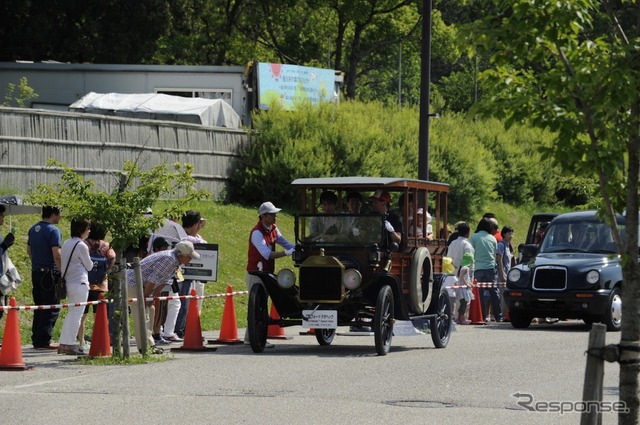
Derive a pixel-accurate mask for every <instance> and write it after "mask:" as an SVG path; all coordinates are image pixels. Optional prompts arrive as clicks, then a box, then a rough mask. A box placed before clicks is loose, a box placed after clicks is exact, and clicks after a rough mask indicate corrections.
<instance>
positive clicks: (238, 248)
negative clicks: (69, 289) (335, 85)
mask: <svg viewBox="0 0 640 425" xmlns="http://www.w3.org/2000/svg"><path fill="white" fill-rule="evenodd" d="M187 207H188V208H190V209H195V210H198V211H200V212H201V214H202V216H203V217H206V218H207V219H208V223H207V225H206V226H205V227H204V228H203V231H202V236H203V237H204V239H205V240H207V241H208V242H209V243H213V244H218V249H219V252H218V254H219V255H218V281H217V282H209V283H207V284H206V285H205V295H212V294H224V293H226V292H227V286H229V285H230V286H232V288H233V290H234V291H242V290H245V289H246V286H245V267H246V261H247V247H248V241H249V231H250V230H251V228H252V227H253V226H254V225H255V224H256V222H257V220H258V214H257V205H256V207H255V208H247V207H243V206H239V205H223V204H220V203H216V202H212V201H202V202H194V203H192V204H189V205H188V206H187ZM484 211H490V212H493V213H495V214H496V215H497V217H498V221H499V223H500V227H502V226H504V225H508V226H511V227H513V228H514V229H515V235H514V245H515V246H517V244H518V243H520V242H523V241H524V238H525V236H526V232H527V228H528V226H529V220H530V218H531V215H532V214H533V213H535V212H547V211H555V212H565V211H567V209H566V208H565V209H559V208H555V207H552V208H546V207H536V206H533V205H524V206H519V207H514V206H511V205H507V204H504V203H500V202H488V203H487V204H486V206H485V209H484ZM481 215H482V214H479V215H478V216H477V217H470V218H468V219H467V221H468V222H469V224H470V225H471V229H472V232H473V231H474V230H475V227H476V225H477V223H478V221H479V219H480V217H481ZM9 221H11V224H12V225H14V226H16V227H17V228H18V231H17V232H16V243H15V245H14V246H13V247H12V248H11V249H10V250H9V255H10V257H11V259H12V260H13V262H14V264H15V265H16V268H17V269H18V271H19V273H20V276H21V277H22V282H23V283H22V285H21V286H20V287H19V288H18V290H17V291H15V292H14V293H12V294H11V296H14V297H16V300H17V303H18V305H32V304H33V297H32V295H31V262H30V260H29V258H28V256H27V251H26V248H27V232H28V230H29V228H30V227H31V226H32V225H33V224H34V223H36V222H37V221H39V217H37V216H35V215H25V216H13V217H12V216H7V218H6V219H5V226H4V227H5V229H3V230H4V231H6V228H8V226H9ZM450 224H451V225H453V223H450ZM277 226H278V228H279V229H280V230H281V231H282V233H283V234H284V236H285V237H286V238H287V239H289V240H291V241H293V239H294V234H293V215H292V212H291V211H282V212H281V213H279V214H278V222H277ZM58 227H59V228H60V230H61V231H62V236H63V239H65V240H66V239H67V238H68V237H69V233H70V231H69V221H68V220H66V219H65V218H64V216H63V219H62V221H61V223H60V225H59V226H58ZM451 227H452V226H451ZM283 267H289V268H293V262H292V261H291V258H290V257H285V258H281V259H278V260H277V261H276V270H279V269H281V268H283ZM247 298H248V297H247V296H246V295H237V296H234V298H233V299H234V305H235V310H236V319H237V325H238V327H239V328H245V327H246V325H247ZM224 304H225V298H224V297H221V298H212V299H205V300H204V302H203V308H202V313H201V316H200V322H201V327H202V330H203V331H210V330H218V329H220V325H221V321H222V313H223V310H224ZM18 315H19V323H20V336H21V341H22V344H25V345H26V344H30V343H31V323H32V320H33V312H32V311H18ZM65 315H66V309H63V310H62V311H61V312H60V317H59V318H58V321H57V323H56V326H55V328H54V335H53V340H54V341H58V339H59V336H60V330H61V328H62V323H63V321H64V317H65ZM5 316H6V312H5ZM93 321H94V318H93V313H92V312H90V313H89V315H88V316H87V322H86V328H85V334H87V335H90V334H91V333H92V329H93ZM5 322H6V321H5V320H0V334H4V324H5ZM130 330H131V333H133V326H132V325H131V326H130ZM239 337H240V338H242V334H241V335H239ZM95 361H97V360H95ZM145 361H147V360H146V359H143V358H141V359H140V362H145ZM114 364H115V363H114Z"/></svg>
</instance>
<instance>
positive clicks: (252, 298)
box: [247, 283, 269, 353]
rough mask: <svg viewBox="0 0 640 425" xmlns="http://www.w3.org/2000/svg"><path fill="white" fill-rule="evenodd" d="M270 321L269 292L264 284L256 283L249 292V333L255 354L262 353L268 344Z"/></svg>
mask: <svg viewBox="0 0 640 425" xmlns="http://www.w3.org/2000/svg"><path fill="white" fill-rule="evenodd" d="M268 320H269V312H268V311H267V291H266V289H265V288H264V286H263V285H262V284H260V283H254V284H253V286H252V287H251V291H249V308H248V311H247V332H249V342H250V343H251V349H252V350H253V352H254V353H262V352H263V351H264V348H265V346H266V344H267V330H268Z"/></svg>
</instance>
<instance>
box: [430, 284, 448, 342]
mask: <svg viewBox="0 0 640 425" xmlns="http://www.w3.org/2000/svg"><path fill="white" fill-rule="evenodd" d="M435 314H436V316H435V317H434V318H432V319H430V321H429V325H430V329H431V339H432V340H433V344H434V345H435V346H436V348H445V347H446V346H447V344H448V343H449V337H450V336H451V321H452V320H453V318H452V317H451V316H452V315H453V314H452V312H451V299H450V298H449V291H447V288H446V287H441V288H440V293H439V294H438V303H437V306H436V311H435Z"/></svg>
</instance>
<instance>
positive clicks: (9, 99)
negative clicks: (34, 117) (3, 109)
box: [2, 77, 38, 108]
mask: <svg viewBox="0 0 640 425" xmlns="http://www.w3.org/2000/svg"><path fill="white" fill-rule="evenodd" d="M36 98H38V93H36V91H35V90H34V89H33V88H32V87H30V86H29V81H28V80H27V77H22V78H20V82H19V83H18V85H15V84H13V83H9V85H8V87H7V92H6V94H5V96H4V102H2V106H18V107H20V108H26V107H27V102H28V101H30V100H31V99H36Z"/></svg>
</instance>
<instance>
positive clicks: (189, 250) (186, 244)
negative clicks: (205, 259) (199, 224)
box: [175, 241, 200, 260]
mask: <svg viewBox="0 0 640 425" xmlns="http://www.w3.org/2000/svg"><path fill="white" fill-rule="evenodd" d="M175 250H176V252H177V253H178V255H185V256H186V255H188V256H189V257H191V258H193V259H194V260H197V259H198V258H200V254H198V253H197V252H196V249H195V248H194V247H193V243H191V242H190V241H180V242H178V243H177V244H176V248H175Z"/></svg>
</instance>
